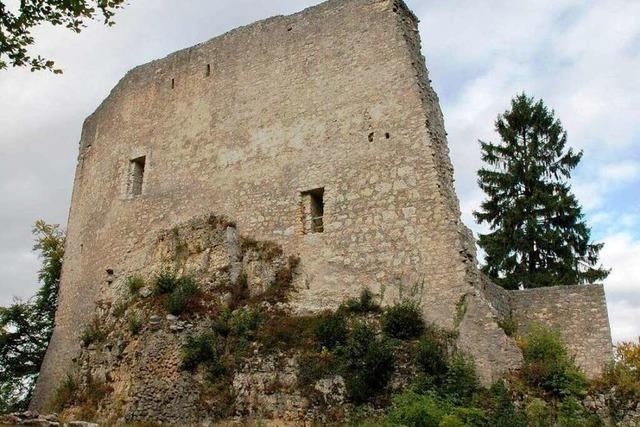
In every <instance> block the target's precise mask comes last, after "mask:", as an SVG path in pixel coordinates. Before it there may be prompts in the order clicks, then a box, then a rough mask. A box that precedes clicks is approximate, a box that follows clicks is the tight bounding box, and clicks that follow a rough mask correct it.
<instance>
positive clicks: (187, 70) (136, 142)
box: [32, 0, 611, 408]
mask: <svg viewBox="0 0 640 427" xmlns="http://www.w3.org/2000/svg"><path fill="white" fill-rule="evenodd" d="M429 82H430V80H429V77H428V74H427V69H426V67H425V62H424V58H423V57H422V55H421V52H420V39H419V34H418V21H417V18H416V17H415V16H414V15H413V14H412V13H411V11H409V9H408V8H407V7H406V6H405V4H404V3H403V2H402V1H401V0H329V1H327V2H325V3H322V4H320V5H318V6H314V7H311V8H309V9H306V10H304V11H302V12H300V13H297V14H294V15H291V16H278V17H274V18H270V19H267V20H264V21H260V22H257V23H254V24H251V25H248V26H245V27H241V28H238V29H235V30H232V31H230V32H228V33H226V34H224V35H221V36H219V37H216V38H214V39H212V40H210V41H207V42H204V43H201V44H199V45H197V46H194V47H191V48H188V49H184V50H181V51H178V52H176V53H173V54H171V55H169V56H167V57H165V58H163V59H160V60H156V61H153V62H150V63H148V64H145V65H141V66H139V67H136V68H134V69H133V70H131V71H130V72H128V73H127V74H126V76H125V77H124V78H123V79H122V80H121V81H120V82H119V83H118V84H117V85H116V87H115V88H114V89H113V90H112V91H111V93H110V94H109V96H108V97H107V98H106V99H105V100H104V102H103V103H102V104H101V105H100V106H99V107H98V109H97V110H96V111H95V112H94V113H93V114H92V115H91V116H89V117H88V118H87V119H86V121H85V123H84V126H83V130H82V136H81V140H80V152H79V156H78V164H77V168H76V174H75V181H74V187H73V197H72V203H71V209H70V213H69V223H68V234H67V241H66V254H65V262H64V267H63V273H62V282H61V286H60V305H59V308H58V311H57V314H56V326H55V330H54V334H53V338H52V340H51V343H50V345H49V348H48V351H47V355H46V358H45V361H44V364H43V367H42V371H41V374H40V377H39V380H38V384H37V389H36V393H35V396H34V399H33V402H32V407H33V408H43V407H44V405H45V403H46V401H47V399H48V398H49V397H50V396H51V393H52V391H53V390H54V389H55V387H56V386H57V384H58V383H59V382H60V381H61V380H62V379H63V378H64V376H65V375H66V374H67V373H68V372H69V370H70V369H72V366H73V363H74V361H75V360H76V358H77V357H78V354H79V352H80V342H79V335H80V332H81V330H82V327H83V325H85V324H86V323H87V322H89V321H90V319H91V317H92V316H93V313H94V311H95V309H96V304H97V302H98V301H100V300H101V299H103V298H104V292H105V291H104V289H106V288H108V287H109V286H110V284H111V283H114V282H116V281H117V280H118V279H122V278H124V277H127V276H128V275H129V274H131V273H132V272H137V271H140V270H142V269H144V268H146V267H145V266H146V265H147V264H148V263H149V253H150V250H151V249H150V248H152V247H153V245H154V244H155V242H156V241H157V236H158V235H160V234H161V233H163V232H166V230H171V229H172V228H173V227H176V226H177V225H179V224H184V223H187V222H188V221H190V220H192V219H193V218H196V217H201V216H204V215H208V214H210V213H215V214H216V215H224V216H225V217H227V218H230V219H232V220H233V221H235V222H236V223H237V227H238V229H239V230H240V231H241V232H242V233H243V234H244V235H249V236H252V237H254V238H256V239H260V240H269V241H274V242H276V243H277V244H279V245H281V246H282V248H283V250H284V252H285V253H287V254H294V255H297V256H299V257H300V260H301V263H300V273H299V277H298V279H297V280H298V282H299V283H298V286H297V288H298V290H297V292H296V295H295V298H294V301H293V302H292V303H293V305H294V306H295V308H296V310H298V311H299V312H313V311H318V310H322V309H325V308H328V307H335V306H336V305H337V304H339V303H340V302H341V301H342V300H343V299H344V298H346V297H349V296H353V295H356V294H358V293H359V291H360V289H361V288H362V287H369V288H371V289H372V290H374V291H375V292H379V291H380V289H381V287H385V288H386V291H385V297H386V298H388V299H389V300H391V299H393V298H395V297H397V294H398V292H399V289H403V288H404V289H406V288H407V287H411V286H413V285H415V284H420V287H419V293H420V295H418V296H419V298H420V300H421V303H422V307H423V309H424V315H425V318H426V319H427V320H428V321H430V322H434V323H435V324H437V325H438V326H440V327H442V328H445V329H448V330H456V331H457V332H458V342H459V345H460V346H461V347H462V348H463V349H465V350H466V351H468V352H470V353H472V354H473V356H474V358H475V361H476V364H477V366H478V370H479V373H480V375H481V377H482V379H483V381H484V382H485V383H488V382H490V381H492V380H494V379H496V378H498V377H499V376H500V375H502V374H504V373H505V372H506V371H508V370H509V369H512V368H515V367H517V366H519V364H520V363H521V358H522V356H521V353H520V350H519V349H518V347H517V346H516V343H515V341H514V339H513V338H511V337H509V336H507V334H506V333H505V332H504V330H503V329H502V328H501V327H500V325H499V324H500V322H501V321H502V320H504V319H506V318H509V319H513V320H514V321H515V322H516V323H517V324H518V326H519V327H522V328H526V327H527V325H529V324H531V322H533V321H542V322H544V323H547V324H549V325H551V326H554V327H558V328H560V329H561V333H562V334H563V336H564V337H565V339H566V341H567V342H568V344H569V346H570V348H571V349H572V351H574V353H575V356H576V360H577V362H578V364H579V365H580V366H582V367H583V368H584V369H585V370H586V371H587V372H588V373H589V374H591V375H594V374H596V373H597V372H598V371H599V369H600V368H601V367H602V366H603V364H604V363H605V362H606V361H607V360H609V359H610V357H611V338H610V331H609V324H608V319H607V312H606V303H605V299H604V292H603V289H602V287H601V286H567V287H562V288H553V289H535V290H527V291H505V290H503V289H501V288H499V287H497V286H495V285H493V284H492V283H490V282H489V281H488V280H487V279H486V278H484V277H483V276H482V275H481V274H480V273H479V271H478V269H477V263H476V258H475V246H474V241H473V237H472V235H471V233H470V231H469V230H468V229H467V228H466V227H465V226H464V225H463V224H462V222H461V220H460V208H459V202H458V199H457V197H456V194H455V191H454V187H453V168H452V165H451V161H450V159H449V151H448V147H447V140H446V132H445V128H444V122H443V117H442V113H441V110H440V107H439V105H438V98H437V95H436V94H435V92H434V90H433V89H432V87H431V86H430V83H429ZM470 143H471V142H470ZM461 308H462V309H461Z"/></svg>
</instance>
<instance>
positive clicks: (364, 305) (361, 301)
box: [343, 288, 381, 314]
mask: <svg viewBox="0 0 640 427" xmlns="http://www.w3.org/2000/svg"><path fill="white" fill-rule="evenodd" d="M374 297H375V295H374V294H373V292H371V291H370V290H369V288H363V289H362V291H361V292H360V297H359V298H349V299H348V300H347V301H346V303H345V304H344V306H343V308H344V309H345V310H346V311H347V312H348V313H355V314H364V313H379V312H380V310H381V308H380V305H379V304H378V303H377V302H376V301H375V299H374Z"/></svg>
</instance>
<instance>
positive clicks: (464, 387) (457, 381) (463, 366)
mask: <svg viewBox="0 0 640 427" xmlns="http://www.w3.org/2000/svg"><path fill="white" fill-rule="evenodd" d="M476 390H478V377H477V376H476V368H475V364H474V363H473V360H472V359H470V358H468V357H466V356H464V355H463V354H462V353H455V354H454V355H453V357H451V360H449V363H448V366H447V372H446V374H445V375H444V379H443V381H442V386H441V388H440V392H441V393H442V394H443V395H445V396H447V397H448V398H449V399H450V400H451V401H453V402H455V403H456V404H466V403H468V402H469V401H470V399H471V397H472V396H473V393H475V392H476Z"/></svg>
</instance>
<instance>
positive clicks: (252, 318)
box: [228, 307, 262, 338]
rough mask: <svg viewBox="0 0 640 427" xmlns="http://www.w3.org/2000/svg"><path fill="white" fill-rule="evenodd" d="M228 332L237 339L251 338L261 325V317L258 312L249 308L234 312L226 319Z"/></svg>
mask: <svg viewBox="0 0 640 427" xmlns="http://www.w3.org/2000/svg"><path fill="white" fill-rule="evenodd" d="M228 322H229V327H228V331H229V333H230V334H231V335H234V336H236V337H239V338H252V337H253V334H254V332H255V331H256V330H257V329H258V328H259V327H260V325H261V324H262V315H261V314H260V312H259V311H257V310H253V309H250V308H245V307H242V308H239V309H237V310H234V311H233V312H232V313H231V314H230V315H229V317H228Z"/></svg>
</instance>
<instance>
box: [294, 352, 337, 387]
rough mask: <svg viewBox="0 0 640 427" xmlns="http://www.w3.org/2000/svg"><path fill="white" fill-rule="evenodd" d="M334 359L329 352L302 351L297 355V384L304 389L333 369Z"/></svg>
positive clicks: (327, 374)
mask: <svg viewBox="0 0 640 427" xmlns="http://www.w3.org/2000/svg"><path fill="white" fill-rule="evenodd" d="M335 365H336V361H335V358H334V356H333V354H331V353H330V352H328V351H326V350H323V351H322V352H320V353H316V352H310V351H307V352H303V353H302V354H301V355H300V356H299V357H298V375H297V377H298V386H299V387H300V388H302V389H305V388H307V387H309V386H312V385H313V384H314V383H315V382H316V381H318V380H319V379H322V378H325V377H327V376H329V375H331V374H332V373H334V371H335Z"/></svg>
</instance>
